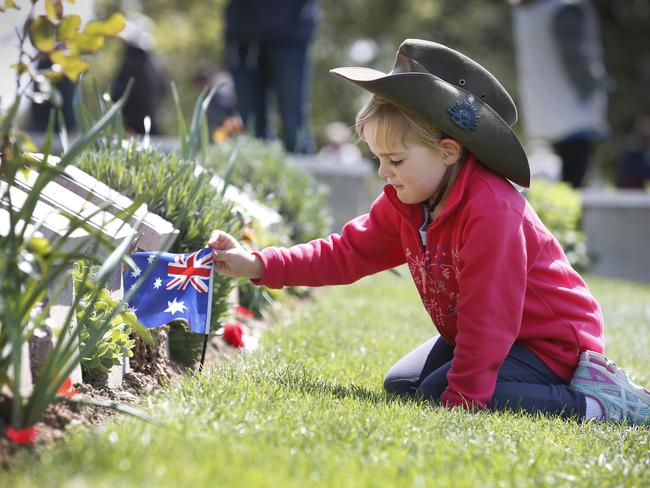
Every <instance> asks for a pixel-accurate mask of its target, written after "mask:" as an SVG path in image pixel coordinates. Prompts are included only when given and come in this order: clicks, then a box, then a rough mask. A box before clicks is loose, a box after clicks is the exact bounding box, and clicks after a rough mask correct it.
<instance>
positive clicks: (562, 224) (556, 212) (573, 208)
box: [526, 180, 589, 270]
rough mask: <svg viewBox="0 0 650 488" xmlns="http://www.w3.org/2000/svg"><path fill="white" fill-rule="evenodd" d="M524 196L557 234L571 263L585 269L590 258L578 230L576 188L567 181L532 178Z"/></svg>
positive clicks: (578, 213) (578, 195) (577, 195)
mask: <svg viewBox="0 0 650 488" xmlns="http://www.w3.org/2000/svg"><path fill="white" fill-rule="evenodd" d="M526 198H527V199H528V201H529V202H530V204H531V206H532V207H533V208H534V209H535V211H536V212H537V215H539V217H540V218H541V219H542V222H544V225H546V227H548V229H549V230H550V231H551V232H552V233H553V235H555V237H557V239H558V241H559V242H560V245H561V246H562V249H564V252H565V254H566V256H567V259H568V260H569V262H570V263H571V265H572V266H573V267H574V268H576V269H578V270H583V269H585V268H586V267H587V265H588V264H589V258H588V256H587V245H586V238H585V235H584V233H582V232H581V231H580V230H579V226H580V219H581V216H582V206H581V201H580V194H579V193H578V191H576V190H574V189H573V188H571V186H569V185H568V184H567V183H553V182H550V181H548V180H535V181H534V182H533V184H532V185H531V187H530V189H529V190H527V192H526Z"/></svg>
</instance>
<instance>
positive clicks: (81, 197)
mask: <svg viewBox="0 0 650 488" xmlns="http://www.w3.org/2000/svg"><path fill="white" fill-rule="evenodd" d="M34 157H35V158H39V157H40V156H39V155H34ZM58 161H59V160H58V158H55V157H52V156H50V157H49V158H48V162H49V163H50V164H57V163H58ZM37 176H38V175H37V174H36V172H34V171H31V172H30V173H29V174H27V175H19V176H18V178H17V181H16V183H15V185H14V187H12V188H9V189H8V190H9V191H10V195H11V203H12V205H13V206H14V207H15V208H16V209H18V208H20V207H21V205H22V204H24V202H25V200H26V199H27V195H28V193H29V192H30V191H31V189H32V187H33V185H34V183H35V181H36V178H37ZM6 191H7V184H6V183H5V182H2V181H0V194H2V195H4V194H5V192H6ZM131 204H132V202H131V200H129V199H128V198H126V197H124V196H123V195H121V194H119V193H117V192H115V191H113V190H111V189H110V188H108V187H107V186H106V185H104V184H103V183H101V182H99V181H97V180H96V179H95V178H93V177H92V176H90V175H88V174H87V173H84V172H83V171H81V170H79V169H78V168H75V167H71V166H69V167H67V168H66V170H65V173H63V174H61V175H59V176H57V178H55V180H54V181H52V182H50V183H48V185H46V187H45V188H44V189H43V191H42V192H41V194H40V198H39V201H38V203H37V204H36V208H35V211H34V215H33V219H32V222H31V223H30V225H31V226H32V228H33V229H35V230H38V231H39V232H40V233H41V234H43V235H44V236H45V237H47V238H49V239H53V238H55V237H57V236H63V235H65V234H66V231H67V230H68V228H69V227H68V226H69V220H68V219H67V217H65V216H64V215H63V214H64V213H67V214H70V215H74V216H76V217H78V218H79V219H82V220H84V221H85V222H86V224H88V225H90V226H91V227H93V228H94V229H97V230H101V232H102V234H103V235H104V237H105V238H107V239H108V240H109V241H110V242H112V243H113V244H114V245H115V246H117V245H119V243H120V242H122V240H123V239H125V238H129V237H131V236H133V235H134V233H135V234H136V241H135V243H136V247H137V249H138V250H143V251H154V250H155V251H166V250H167V249H169V247H170V246H171V244H172V243H173V242H174V240H175V239H176V237H177V235H178V230H176V229H174V227H173V226H172V225H171V224H170V223H169V222H167V221H165V220H164V219H162V218H160V217H159V216H157V215H155V214H152V213H150V212H148V211H147V208H146V205H142V206H141V207H140V208H139V209H138V210H137V211H136V212H135V215H134V216H133V217H131V218H130V219H126V220H122V219H119V218H117V217H116V215H117V214H118V213H119V212H121V211H122V210H124V209H126V208H128V207H129V206H130V205H131ZM7 205H8V202H7V201H6V200H3V201H0V232H7V231H8V225H9V213H8V210H7ZM136 223H139V225H137V226H136ZM136 227H137V228H136ZM73 249H74V250H78V251H81V252H83V253H92V254H95V255H97V254H98V253H100V256H101V252H102V250H101V249H99V248H98V246H97V242H96V240H95V239H93V238H92V237H91V235H90V234H89V233H88V232H86V231H85V230H83V229H80V228H79V229H76V230H75V231H74V232H73V233H72V234H71V235H70V236H68V238H67V239H66V242H65V247H64V249H63V250H64V251H70V250H73ZM61 279H62V280H64V281H65V282H63V283H62V282H61V281H59V283H56V284H55V285H53V286H52V287H50V289H49V297H48V299H49V304H50V307H51V308H50V319H51V321H52V323H54V324H57V325H58V326H61V325H62V324H64V323H65V322H66V318H67V316H68V313H69V311H70V307H71V305H72V303H73V300H74V290H73V283H72V276H71V275H70V274H66V275H65V277H62V278H61ZM108 288H109V291H110V293H111V295H112V296H113V297H114V298H116V299H121V298H123V296H124V294H123V289H122V277H121V270H120V269H117V270H116V271H115V272H114V273H113V274H112V275H111V277H110V278H109V280H108ZM72 317H73V318H72V320H74V314H73V315H72ZM63 333H65V331H63ZM51 336H52V333H51V331H50V332H48V331H46V332H45V333H42V334H40V339H41V341H40V343H39V337H38V336H37V337H35V338H34V340H32V341H30V342H31V346H32V349H33V350H35V349H39V348H40V349H41V350H40V352H39V354H40V355H41V356H42V354H43V353H44V352H47V349H48V346H49V347H51ZM43 341H45V342H46V344H45V345H44V344H43ZM26 347H27V344H26V345H25V348H24V349H25V350H24V351H23V354H24V358H25V359H26V360H23V361H22V364H23V368H22V369H23V370H22V371H21V372H20V374H21V383H22V385H23V388H22V391H23V393H24V394H26V393H28V392H29V391H30V390H31V385H32V376H34V377H35V376H36V374H37V372H34V373H35V374H34V375H32V372H31V371H30V360H29V353H28V350H27V348H26ZM43 348H45V351H43ZM33 352H36V351H33ZM32 362H33V363H34V361H32ZM36 363H38V361H36ZM35 366H36V367H38V364H36V365H35ZM125 372H128V358H126V359H125V360H124V361H123V362H122V364H120V365H119V366H115V367H114V368H113V369H112V370H111V372H110V374H109V377H108V384H109V386H111V387H116V386H118V385H120V384H121V382H122V378H123V375H124V373H125ZM72 381H73V383H79V382H81V370H80V368H76V369H75V372H74V373H73V375H72Z"/></svg>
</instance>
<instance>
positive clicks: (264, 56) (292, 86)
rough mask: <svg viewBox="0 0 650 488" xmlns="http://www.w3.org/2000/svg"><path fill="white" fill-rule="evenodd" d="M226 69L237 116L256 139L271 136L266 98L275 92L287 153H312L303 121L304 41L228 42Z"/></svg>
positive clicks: (306, 75) (305, 104) (305, 90)
mask: <svg viewBox="0 0 650 488" xmlns="http://www.w3.org/2000/svg"><path fill="white" fill-rule="evenodd" d="M227 64H228V69H229V70H230V72H231V73H232V76H233V79H234V81H235V90H236V92H237V104H238V111H239V115H240V116H241V118H242V120H243V121H244V124H245V125H246V127H248V128H249V129H254V133H255V136H256V137H259V138H263V139H269V138H271V137H272V133H271V130H270V128H269V121H268V106H269V96H270V93H271V92H274V93H275V96H276V98H277V105H278V111H279V113H280V120H281V122H282V134H281V136H282V142H283V144H284V147H285V149H286V150H287V151H289V152H299V153H312V152H314V150H315V145H314V140H313V137H312V134H311V129H310V127H309V123H308V120H307V107H308V95H309V90H308V86H309V63H308V45H307V42H283V43H279V42H278V43H272V42H264V43H257V42H246V43H243V42H240V43H236V42H232V43H231V45H230V46H229V47H228V59H227Z"/></svg>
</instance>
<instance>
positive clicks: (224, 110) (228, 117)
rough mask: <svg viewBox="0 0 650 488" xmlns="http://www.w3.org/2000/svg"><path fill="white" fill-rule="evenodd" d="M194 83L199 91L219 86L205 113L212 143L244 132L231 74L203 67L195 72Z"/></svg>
mask: <svg viewBox="0 0 650 488" xmlns="http://www.w3.org/2000/svg"><path fill="white" fill-rule="evenodd" d="M193 81H194V84H195V86H196V88H197V89H198V90H199V91H201V90H203V89H206V88H207V89H208V90H210V89H212V88H213V87H214V86H215V85H217V86H218V88H217V89H216V91H215V92H214V95H213V96H212V98H211V99H210V103H209V104H208V107H207V109H206V111H205V117H206V119H207V122H208V132H209V133H210V137H211V139H212V141H213V142H217V143H218V142H223V141H224V140H226V139H227V138H228V137H230V136H232V135H235V134H239V133H240V132H241V131H242V130H243V123H242V120H241V118H240V117H239V114H238V113H237V95H236V94H235V85H234V82H233V79H232V76H231V75H230V73H228V72H226V71H223V70H221V69H218V68H213V67H211V66H201V67H199V68H197V70H196V71H195V72H194V77H193Z"/></svg>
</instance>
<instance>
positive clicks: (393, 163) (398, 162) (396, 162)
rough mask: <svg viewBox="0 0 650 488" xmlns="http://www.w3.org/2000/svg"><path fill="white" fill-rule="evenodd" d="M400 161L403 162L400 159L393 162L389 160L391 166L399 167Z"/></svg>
mask: <svg viewBox="0 0 650 488" xmlns="http://www.w3.org/2000/svg"><path fill="white" fill-rule="evenodd" d="M402 161H404V160H403V159H400V160H399V161H393V160H392V159H391V160H390V164H392V165H393V166H399V165H400V164H402Z"/></svg>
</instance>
